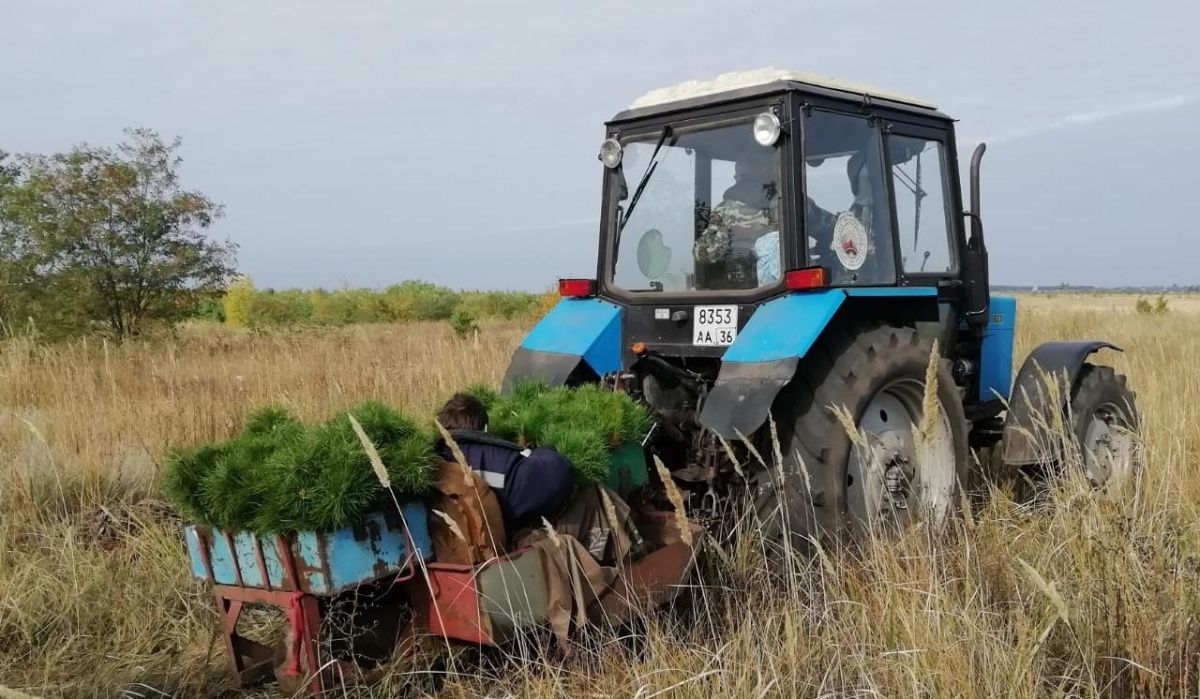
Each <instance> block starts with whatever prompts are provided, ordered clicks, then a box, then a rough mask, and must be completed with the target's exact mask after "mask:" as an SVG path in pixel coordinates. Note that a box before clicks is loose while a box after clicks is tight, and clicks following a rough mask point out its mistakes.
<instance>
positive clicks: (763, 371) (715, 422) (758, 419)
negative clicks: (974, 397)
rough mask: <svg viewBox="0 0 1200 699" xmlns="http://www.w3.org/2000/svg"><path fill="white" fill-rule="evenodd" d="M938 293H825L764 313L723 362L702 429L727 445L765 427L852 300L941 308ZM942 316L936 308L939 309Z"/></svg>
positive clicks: (797, 296)
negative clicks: (895, 301) (781, 397)
mask: <svg viewBox="0 0 1200 699" xmlns="http://www.w3.org/2000/svg"><path fill="white" fill-rule="evenodd" d="M936 297H937V289H935V288H932V287H881V288H869V289H868V288H863V289H823V290H820V291H806V292H795V293H791V294H788V295H786V296H782V297H780V298H777V299H774V300H771V301H768V302H767V303H765V304H763V305H762V306H761V307H759V309H758V310H756V311H755V312H754V315H753V316H751V317H750V320H749V321H747V322H746V325H745V327H743V328H742V330H741V332H740V333H738V336H737V339H736V340H735V341H734V343H733V344H732V345H730V347H729V349H728V350H727V351H726V352H725V355H724V357H722V359H721V371H720V374H719V375H718V376H717V382H716V384H714V385H713V388H712V390H710V391H709V392H708V395H707V396H706V397H705V399H704V405H703V406H702V407H701V410H700V424H701V425H703V426H704V427H706V428H708V429H710V430H712V431H713V432H715V433H717V434H718V435H720V436H721V437H724V438H725V439H737V438H739V435H742V436H748V435H750V434H751V433H753V432H754V431H755V430H757V429H758V428H759V427H761V426H762V425H763V423H764V422H766V420H767V415H768V414H769V413H770V412H771V406H772V405H773V404H774V403H775V397H776V396H777V395H778V394H779V392H780V391H781V390H782V389H783V387H784V386H786V385H787V384H788V383H790V382H791V380H792V378H793V377H794V376H795V375H796V367H797V366H799V363H800V361H801V360H803V359H804V356H805V355H806V354H807V353H808V351H809V350H810V349H812V347H813V345H815V344H816V343H817V342H818V341H819V340H820V338H821V335H822V334H823V333H824V332H825V328H826V327H828V325H829V323H830V322H831V321H832V320H833V319H834V317H835V316H837V314H838V311H839V309H841V308H842V305H843V304H844V303H845V302H846V299H847V298H852V299H856V300H859V301H860V302H868V301H867V300H868V299H872V298H878V299H880V300H881V301H885V302H886V300H887V299H889V298H890V299H897V298H905V299H910V300H912V301H918V300H928V301H929V302H931V303H934V304H936V302H937V298H936ZM934 310H935V311H936V307H935V309H934Z"/></svg>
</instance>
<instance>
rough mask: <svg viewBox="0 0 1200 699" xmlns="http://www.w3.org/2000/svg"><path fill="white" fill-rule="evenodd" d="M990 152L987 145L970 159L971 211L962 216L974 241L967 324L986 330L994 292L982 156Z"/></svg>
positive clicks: (970, 254) (968, 269)
mask: <svg viewBox="0 0 1200 699" xmlns="http://www.w3.org/2000/svg"><path fill="white" fill-rule="evenodd" d="M986 150H987V144H986V143H980V144H979V145H978V146H976V147H975V153H974V154H972V155H971V209H970V210H969V211H965V212H963V213H964V215H965V216H969V217H970V219H971V239H970V240H968V241H967V254H966V260H965V264H964V269H963V271H964V273H965V274H966V278H965V280H964V281H965V282H966V285H967V308H966V313H965V316H966V320H967V322H968V323H970V324H972V325H975V326H983V325H986V324H987V321H988V306H989V302H990V300H991V288H990V283H989V280H988V252H987V244H986V243H985V242H984V239H983V217H982V216H981V215H980V201H979V200H980V193H979V169H980V165H981V163H982V162H983V154H984V152H985V151H986Z"/></svg>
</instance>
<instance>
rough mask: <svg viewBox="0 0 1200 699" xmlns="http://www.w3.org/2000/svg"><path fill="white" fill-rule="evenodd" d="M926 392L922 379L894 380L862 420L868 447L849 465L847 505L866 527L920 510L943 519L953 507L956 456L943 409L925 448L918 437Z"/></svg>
mask: <svg viewBox="0 0 1200 699" xmlns="http://www.w3.org/2000/svg"><path fill="white" fill-rule="evenodd" d="M924 389H925V387H924V382H922V381H920V380H918V379H909V378H905V379H897V380H895V381H892V382H891V383H889V384H887V385H885V386H884V387H883V388H882V389H880V390H879V391H878V392H876V394H875V395H874V396H873V397H872V399H871V400H870V401H869V402H868V404H867V407H866V409H865V410H864V411H863V413H862V415H861V416H860V418H859V420H858V425H857V427H858V429H859V430H860V432H861V433H862V434H863V436H864V437H865V438H866V440H867V445H866V448H863V447H862V446H859V447H856V448H855V449H853V452H852V454H851V456H850V459H849V461H848V463H847V468H846V500H847V504H848V505H849V508H850V510H851V513H852V514H853V515H854V517H855V518H856V519H857V520H858V521H859V522H860V523H862V524H865V525H867V526H870V525H871V523H872V522H877V521H880V520H885V521H886V520H889V519H890V520H894V521H898V522H903V521H905V520H907V519H909V518H910V517H915V516H917V515H916V514H914V511H915V510H918V509H921V510H928V511H930V512H928V514H930V515H931V516H932V517H934V518H940V517H941V515H942V514H944V512H945V511H946V510H947V509H948V508H949V505H950V497H949V495H950V493H951V492H952V488H953V484H954V479H955V457H954V444H953V438H952V437H951V436H950V423H949V418H948V417H947V416H946V413H945V411H944V410H939V416H938V420H936V421H935V434H934V435H931V436H929V437H927V438H924V439H922V440H921V442H920V443H918V442H917V441H915V440H916V438H915V437H914V433H915V432H916V431H917V429H918V426H919V425H920V424H921V414H922V413H921V406H922V402H923V399H924V393H925V390H924ZM939 407H940V404H939ZM924 514H927V513H926V512H922V515H924Z"/></svg>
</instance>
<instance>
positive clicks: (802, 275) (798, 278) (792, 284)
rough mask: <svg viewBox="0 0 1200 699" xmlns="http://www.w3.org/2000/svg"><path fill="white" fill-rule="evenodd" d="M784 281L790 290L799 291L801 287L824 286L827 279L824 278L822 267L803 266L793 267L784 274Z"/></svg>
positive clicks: (816, 287)
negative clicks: (802, 267)
mask: <svg viewBox="0 0 1200 699" xmlns="http://www.w3.org/2000/svg"><path fill="white" fill-rule="evenodd" d="M784 282H785V284H786V285H787V288H789V289H791V290H792V291H800V290H802V289H819V288H821V287H823V286H825V285H826V284H827V283H828V280H826V279H825V268H824V267H805V268H804V269H793V270H792V271H790V272H788V273H787V274H785V275H784Z"/></svg>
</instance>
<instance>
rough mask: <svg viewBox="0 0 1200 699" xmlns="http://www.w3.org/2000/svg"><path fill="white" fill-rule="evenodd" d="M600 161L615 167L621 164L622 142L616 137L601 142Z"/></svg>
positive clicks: (607, 165) (607, 166)
mask: <svg viewBox="0 0 1200 699" xmlns="http://www.w3.org/2000/svg"><path fill="white" fill-rule="evenodd" d="M599 157H600V162H602V163H604V167H606V168H608V169H610V170H611V169H613V168H615V167H616V166H618V165H620V164H621V142H620V141H618V140H617V139H615V138H607V139H605V140H604V143H601V144H600V156H599Z"/></svg>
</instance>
